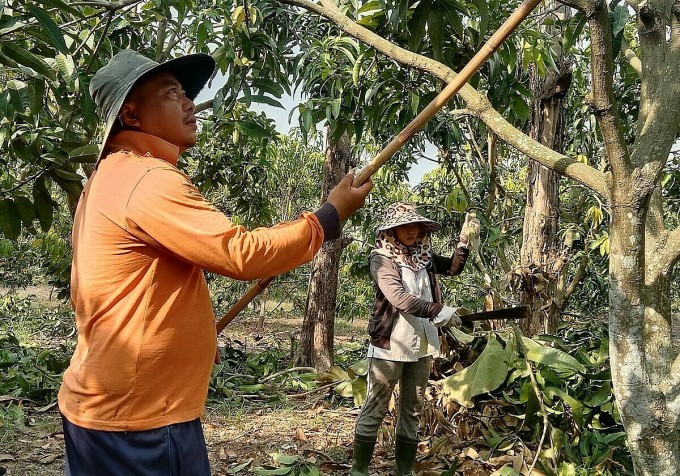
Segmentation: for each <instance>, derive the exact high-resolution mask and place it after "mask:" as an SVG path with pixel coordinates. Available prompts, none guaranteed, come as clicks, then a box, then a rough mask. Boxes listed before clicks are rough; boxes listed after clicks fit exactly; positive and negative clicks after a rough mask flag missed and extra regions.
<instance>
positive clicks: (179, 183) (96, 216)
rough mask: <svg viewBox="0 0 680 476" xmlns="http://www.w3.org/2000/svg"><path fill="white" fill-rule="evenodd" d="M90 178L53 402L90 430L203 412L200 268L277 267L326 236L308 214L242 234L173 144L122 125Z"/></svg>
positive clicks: (209, 334)
mask: <svg viewBox="0 0 680 476" xmlns="http://www.w3.org/2000/svg"><path fill="white" fill-rule="evenodd" d="M109 147H110V150H114V151H118V152H114V153H112V154H110V155H109V156H108V157H107V158H106V159H105V160H104V161H102V162H101V164H100V165H99V167H98V169H97V170H96V171H95V172H94V174H93V175H92V177H91V178H90V180H89V181H88V183H87V185H86V186H85V189H84V191H83V194H82V196H81V198H80V202H79V204H78V208H77V211H76V215H75V220H74V226H73V267H72V272H71V301H72V305H73V309H74V311H75V316H76V323H77V326H78V342H77V346H76V350H75V353H74V354H73V357H72V359H71V363H70V366H69V368H68V369H67V370H66V372H65V373H64V380H63V384H62V386H61V389H60V391H59V408H60V410H61V411H62V413H63V414H64V415H65V416H66V418H67V419H68V420H69V421H71V422H72V423H75V424H76V425H79V426H82V427H84V428H90V429H95V430H146V429H152V428H158V427H160V426H164V425H168V424H172V423H179V422H184V421H189V420H192V419H195V418H197V417H198V416H199V415H200V414H201V413H202V411H203V405H204V402H205V398H206V396H207V392H208V384H209V379H210V372H211V369H212V362H213V358H214V355H215V345H216V335H215V315H214V313H213V310H212V306H211V302H210V296H209V292H208V286H207V283H206V281H205V277H204V275H203V270H208V271H211V272H214V273H219V274H222V275H225V276H229V277H232V278H237V279H248V280H249V279H255V278H263V277H270V276H275V275H277V274H280V273H283V272H286V271H289V270H290V269H292V268H294V267H296V266H299V265H300V264H303V263H305V262H308V261H310V260H311V258H312V257H313V256H314V254H315V253H316V252H317V251H318V249H319V248H320V246H321V243H322V241H323V229H322V227H321V226H320V224H319V221H318V219H317V217H316V216H315V215H314V214H311V213H310V214H304V215H303V217H302V218H300V219H298V220H296V221H292V222H288V223H284V224H281V225H278V226H275V227H273V228H260V229H256V230H254V231H251V232H248V231H246V230H245V229H244V228H243V227H242V226H236V225H234V224H233V223H232V222H231V221H230V220H229V219H228V218H227V217H226V216H225V215H223V214H222V213H221V212H220V211H218V210H217V209H216V208H215V207H214V206H213V205H211V204H210V203H209V202H208V201H206V200H205V199H204V198H203V196H202V195H201V194H200V192H199V191H198V190H197V189H196V187H194V186H193V185H192V184H191V182H190V181H189V179H188V178H187V177H186V176H185V175H184V174H183V173H182V172H180V171H179V170H178V169H177V168H176V163H177V157H178V152H179V150H178V149H177V148H176V147H175V146H173V145H172V144H169V143H168V142H165V141H163V140H161V139H159V138H156V137H153V136H150V135H146V134H142V133H137V132H121V133H120V134H118V135H117V136H115V137H114V138H113V140H112V141H111V142H110V143H109Z"/></svg>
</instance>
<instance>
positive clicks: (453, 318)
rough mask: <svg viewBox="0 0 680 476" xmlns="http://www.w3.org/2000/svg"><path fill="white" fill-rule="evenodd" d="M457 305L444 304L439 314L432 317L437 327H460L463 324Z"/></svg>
mask: <svg viewBox="0 0 680 476" xmlns="http://www.w3.org/2000/svg"><path fill="white" fill-rule="evenodd" d="M457 311H458V308H457V307H449V306H444V307H443V308H442V310H441V311H439V314H437V315H436V316H435V318H434V319H432V322H433V323H434V326H435V327H444V326H446V327H460V325H461V324H462V322H461V320H460V316H458V312H457Z"/></svg>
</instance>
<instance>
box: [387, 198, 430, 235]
mask: <svg viewBox="0 0 680 476" xmlns="http://www.w3.org/2000/svg"><path fill="white" fill-rule="evenodd" d="M409 223H417V224H419V225H420V226H421V227H422V228H423V230H425V231H426V232H428V233H431V232H434V231H437V230H439V229H440V228H441V225H440V224H439V223H437V222H436V221H433V220H430V219H429V218H425V217H424V216H422V215H420V214H418V212H416V209H415V207H414V206H413V205H409V204H408V203H401V202H398V203H393V204H392V205H390V206H389V207H387V210H386V211H385V216H384V218H383V221H382V223H381V224H380V226H379V227H378V231H383V230H388V229H390V228H394V227H395V226H400V225H408V224H409Z"/></svg>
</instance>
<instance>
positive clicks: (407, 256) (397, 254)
mask: <svg viewBox="0 0 680 476" xmlns="http://www.w3.org/2000/svg"><path fill="white" fill-rule="evenodd" d="M431 249H432V246H431V245H430V233H426V234H425V237H423V238H419V239H417V240H416V242H415V243H414V244H413V246H406V245H404V244H402V243H401V242H400V241H399V240H397V238H396V237H395V236H394V229H392V228H388V229H387V230H380V231H378V234H377V236H376V238H375V250H373V252H374V253H380V254H381V255H383V256H387V257H389V258H392V259H393V260H394V261H396V262H397V264H398V265H400V266H405V267H407V268H410V269H412V270H413V271H418V270H421V269H424V268H427V266H428V265H429V264H430V262H431V261H432V252H431Z"/></svg>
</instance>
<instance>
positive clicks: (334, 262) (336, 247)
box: [295, 135, 351, 371]
mask: <svg viewBox="0 0 680 476" xmlns="http://www.w3.org/2000/svg"><path fill="white" fill-rule="evenodd" d="M350 158H351V147H350V142H349V138H348V137H347V135H343V136H342V137H341V138H340V140H339V141H337V142H334V141H333V140H332V139H331V137H330V135H329V138H328V144H327V147H326V160H325V162H324V169H323V183H322V201H324V200H325V199H326V197H327V196H328V193H329V192H330V191H331V189H332V188H333V187H334V186H335V184H337V183H338V182H339V181H340V180H341V179H342V178H343V177H344V176H345V174H346V173H347V171H348V170H349V166H350ZM341 253H342V240H332V241H327V242H326V243H324V245H323V247H322V248H321V250H320V251H319V253H318V254H317V255H316V257H315V258H314V261H312V271H311V275H310V277H309V288H308V290H307V306H306V310H305V317H304V321H303V323H302V331H301V335H300V345H299V347H298V350H297V356H296V359H295V360H296V364H297V365H299V366H306V367H314V368H315V369H317V370H320V371H321V370H326V369H328V368H329V367H330V366H331V365H333V341H334V338H335V333H334V331H335V303H336V298H337V295H338V269H339V266H340V254H341Z"/></svg>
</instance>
